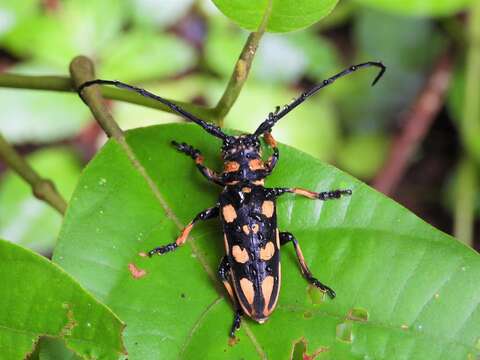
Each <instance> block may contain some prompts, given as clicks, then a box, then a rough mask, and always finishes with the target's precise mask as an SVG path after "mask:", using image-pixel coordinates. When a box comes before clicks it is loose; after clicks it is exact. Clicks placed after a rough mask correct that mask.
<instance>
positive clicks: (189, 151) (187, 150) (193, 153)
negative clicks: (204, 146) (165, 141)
mask: <svg viewBox="0 0 480 360" xmlns="http://www.w3.org/2000/svg"><path fill="white" fill-rule="evenodd" d="M172 145H173V146H175V148H176V149H177V150H178V151H180V152H183V153H184V154H186V155H188V156H190V157H191V158H192V159H193V160H194V161H195V164H196V165H197V168H198V170H200V172H201V173H202V175H203V176H205V177H206V178H207V180H209V181H211V182H213V183H215V184H217V185H220V186H224V185H225V184H224V183H223V182H222V180H221V178H220V176H219V175H218V174H217V173H216V172H215V171H213V170H211V169H210V168H208V167H206V166H205V165H203V160H204V159H203V156H202V154H201V152H200V150H198V149H195V148H194V147H193V146H191V145H188V144H186V143H178V142H176V141H172Z"/></svg>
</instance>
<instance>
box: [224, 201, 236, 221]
mask: <svg viewBox="0 0 480 360" xmlns="http://www.w3.org/2000/svg"><path fill="white" fill-rule="evenodd" d="M222 214H223V218H224V219H225V221H226V222H227V223H231V222H233V220H235V219H236V218H237V212H236V211H235V208H234V207H233V206H232V205H230V204H229V205H225V206H224V207H223V209H222Z"/></svg>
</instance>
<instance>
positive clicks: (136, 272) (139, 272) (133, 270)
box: [128, 263, 147, 279]
mask: <svg viewBox="0 0 480 360" xmlns="http://www.w3.org/2000/svg"><path fill="white" fill-rule="evenodd" d="M128 270H129V271H130V274H132V277H133V278H134V279H140V278H142V277H144V276H145V275H147V272H146V271H145V270H143V269H139V268H137V267H136V266H135V264H134V263H130V264H128Z"/></svg>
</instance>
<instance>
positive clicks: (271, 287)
mask: <svg viewBox="0 0 480 360" xmlns="http://www.w3.org/2000/svg"><path fill="white" fill-rule="evenodd" d="M372 66H374V67H378V68H380V71H379V72H378V74H377V76H376V77H375V79H374V81H373V82H372V86H373V85H375V84H376V83H377V81H378V80H379V79H380V78H381V77H382V75H383V74H384V72H385V70H386V67H385V66H384V65H383V64H382V63H381V62H375V61H370V62H365V63H361V64H358V65H354V66H351V67H349V68H347V69H345V70H343V71H342V72H340V73H338V74H336V75H334V76H332V77H330V78H329V79H327V80H324V81H323V82H322V83H320V84H318V85H316V86H314V87H313V88H312V89H310V90H308V91H306V92H304V93H302V94H301V95H300V96H299V97H298V98H296V99H294V100H293V101H292V102H291V103H290V104H287V105H285V106H284V107H283V109H281V110H280V107H277V108H276V110H275V111H274V112H271V113H269V114H268V117H267V118H266V119H265V120H264V121H263V122H262V123H261V124H260V126H259V127H258V128H257V129H256V130H255V132H253V133H252V134H242V135H239V136H231V135H227V134H226V133H224V132H223V131H222V129H221V128H220V127H218V126H216V125H213V124H210V123H207V122H206V121H204V120H202V119H200V118H198V117H196V116H195V115H193V114H191V113H189V112H187V111H185V110H184V109H182V108H181V107H179V106H178V105H176V104H174V103H172V102H171V101H169V100H166V99H164V98H162V97H160V96H158V95H155V94H153V93H151V92H149V91H147V90H144V89H141V88H138V87H135V86H132V85H128V84H125V83H122V82H120V81H116V80H101V79H97V80H92V81H88V82H86V83H84V84H82V85H81V86H80V87H79V88H78V93H79V94H80V96H82V90H83V89H84V88H85V87H87V86H91V85H95V84H98V85H102V84H103V85H114V86H116V87H119V88H123V89H127V90H130V91H134V92H136V93H138V94H140V95H142V96H145V97H148V98H151V99H154V100H158V101H160V102H161V103H163V104H165V105H166V106H168V107H169V108H170V109H171V110H173V111H174V112H176V113H177V114H179V115H181V116H182V117H183V118H185V119H186V120H189V121H192V122H194V123H195V124H197V125H199V126H200V127H202V128H203V129H204V130H205V131H206V132H208V133H209V134H211V135H213V136H215V137H217V138H219V139H221V140H222V141H223V145H222V148H221V156H222V159H223V163H224V168H223V171H222V172H221V173H217V172H215V171H214V170H212V169H210V168H208V167H206V166H205V165H204V158H203V156H202V154H201V152H200V151H199V150H197V149H195V148H194V147H192V146H191V145H188V144H187V143H178V142H176V141H172V144H173V146H174V147H175V148H176V149H177V150H178V151H180V152H182V153H184V154H186V155H188V156H189V157H191V158H192V159H193V160H194V161H195V164H196V167H197V168H198V169H199V170H200V172H201V173H202V174H203V176H204V177H205V178H206V179H207V180H209V181H211V182H213V183H214V184H216V185H220V186H221V187H222V188H223V190H222V192H221V194H220V196H219V199H218V201H217V203H216V204H215V206H213V207H211V208H208V209H206V210H204V211H202V212H200V213H199V214H198V215H197V216H195V218H194V219H193V220H192V221H191V222H190V223H189V224H188V225H187V226H186V227H185V228H184V229H183V231H182V232H181V234H180V235H179V236H178V238H177V239H176V240H175V241H174V242H172V243H169V244H167V245H163V246H159V247H157V248H155V249H153V250H150V251H149V252H148V256H150V257H151V256H153V255H155V254H159V255H162V254H166V253H168V252H171V251H173V250H176V249H177V248H178V247H180V246H182V245H183V244H185V242H186V241H187V238H188V235H189V234H190V232H191V230H192V228H193V227H194V225H195V224H196V223H197V222H198V221H204V220H208V219H213V218H216V217H220V219H221V222H222V225H223V233H224V243H225V252H226V254H225V256H224V257H223V259H222V260H221V262H220V266H219V268H218V276H219V278H220V280H221V281H222V283H223V285H224V286H225V289H226V291H227V293H228V295H229V296H230V298H231V300H232V302H233V305H234V307H235V315H234V320H233V324H232V327H231V329H230V336H231V337H234V336H235V331H236V330H238V329H239V328H240V323H241V317H242V315H243V314H245V315H247V316H248V317H250V318H251V319H253V320H255V321H256V322H258V323H264V322H265V321H266V320H267V319H268V318H269V316H270V315H271V314H272V312H273V310H274V309H275V306H276V304H277V300H278V296H279V291H280V284H281V281H280V279H281V266H280V247H281V246H282V245H284V244H286V243H290V242H291V243H292V244H293V246H294V249H295V252H296V255H297V258H298V262H299V265H300V269H301V272H302V274H303V276H304V277H305V279H306V280H307V281H308V282H310V283H311V284H313V285H314V286H316V287H317V288H318V289H320V290H321V291H322V292H325V293H327V294H328V295H329V297H330V298H332V299H333V298H334V297H335V291H334V290H333V289H331V288H330V287H329V286H327V285H325V284H323V283H322V282H320V281H319V280H318V279H317V278H315V277H314V276H313V274H312V272H311V271H310V269H309V268H308V265H307V264H306V263H305V259H304V256H303V253H302V250H301V248H300V245H299V243H298V240H297V239H296V238H295V237H294V235H293V234H291V233H290V232H286V231H280V230H279V229H278V225H277V217H276V200H277V199H278V197H280V196H282V195H284V194H288V193H290V194H296V195H300V196H304V197H307V198H309V199H316V200H329V199H339V198H341V197H342V196H346V195H351V194H352V191H351V190H350V189H345V190H333V191H325V192H313V191H310V190H305V189H301V188H267V187H265V186H264V185H265V184H264V182H265V178H266V177H267V176H269V175H270V174H271V173H272V171H273V170H274V168H275V166H276V164H277V163H278V160H279V150H278V147H277V144H276V141H275V139H274V138H273V136H272V134H271V130H272V128H273V126H274V125H275V124H276V123H277V122H278V121H279V120H280V119H281V118H283V117H284V116H285V115H287V114H288V113H289V112H290V111H292V110H293V109H294V108H296V107H297V106H299V105H300V104H301V103H302V102H304V101H305V100H306V99H307V98H309V97H310V96H312V95H313V94H315V93H316V92H317V91H319V90H320V89H322V88H324V87H325V86H328V85H330V84H332V83H333V82H334V81H335V80H337V79H338V78H341V77H343V76H345V75H348V74H351V73H353V72H355V71H357V70H359V69H362V68H367V67H372ZM261 136H263V139H264V141H265V143H266V144H267V145H268V146H269V147H270V148H271V152H272V154H271V155H270V157H269V158H268V159H267V160H264V158H263V157H262V151H261V144H260V137H261Z"/></svg>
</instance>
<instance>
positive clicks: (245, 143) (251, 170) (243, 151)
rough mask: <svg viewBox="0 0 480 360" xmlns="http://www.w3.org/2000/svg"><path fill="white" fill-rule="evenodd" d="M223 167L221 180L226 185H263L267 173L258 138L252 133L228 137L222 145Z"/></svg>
mask: <svg viewBox="0 0 480 360" xmlns="http://www.w3.org/2000/svg"><path fill="white" fill-rule="evenodd" d="M222 157H223V162H224V169H223V173H222V180H223V181H224V183H225V184H227V185H237V184H250V183H253V184H255V185H263V179H264V178H265V176H266V175H267V171H266V168H265V163H264V162H263V160H262V154H261V148H260V143H259V141H258V139H257V138H256V137H255V136H253V135H240V136H235V137H229V138H228V140H227V141H225V142H224V144H223V147H222Z"/></svg>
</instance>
